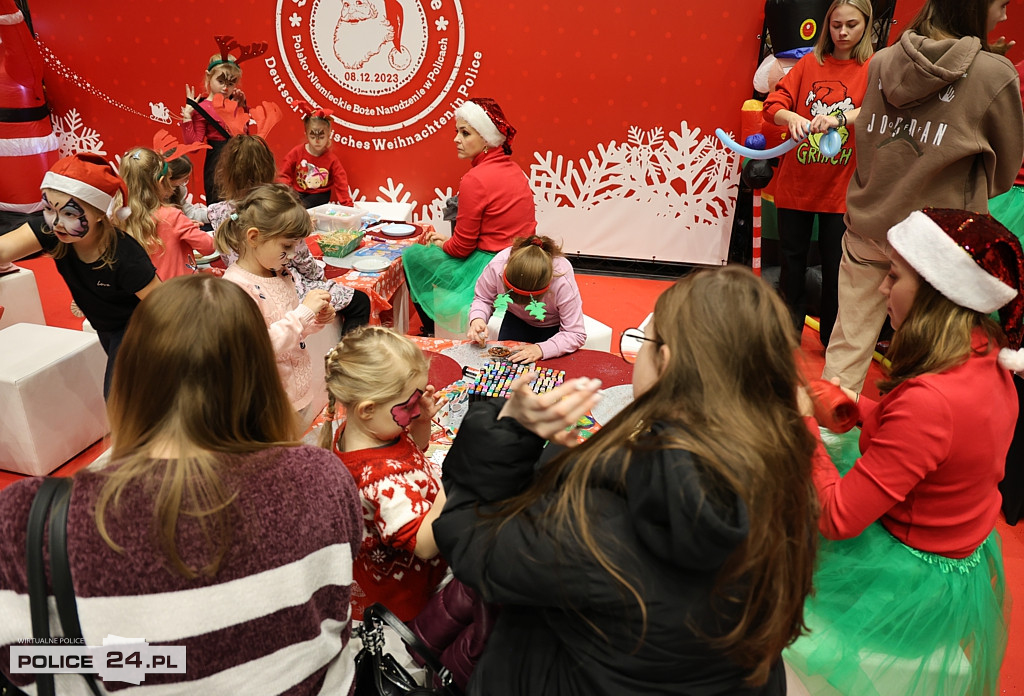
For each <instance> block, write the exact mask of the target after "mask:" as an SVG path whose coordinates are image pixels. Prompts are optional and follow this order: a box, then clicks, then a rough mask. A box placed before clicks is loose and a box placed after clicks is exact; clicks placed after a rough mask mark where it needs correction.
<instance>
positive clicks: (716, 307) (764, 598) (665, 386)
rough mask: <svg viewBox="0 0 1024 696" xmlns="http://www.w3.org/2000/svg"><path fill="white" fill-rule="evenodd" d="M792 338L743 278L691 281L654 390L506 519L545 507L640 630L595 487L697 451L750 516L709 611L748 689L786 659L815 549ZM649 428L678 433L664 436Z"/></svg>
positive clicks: (718, 641) (659, 330) (775, 310)
mask: <svg viewBox="0 0 1024 696" xmlns="http://www.w3.org/2000/svg"><path fill="white" fill-rule="evenodd" d="M790 327H791V321H790V319H789V314H788V311H787V310H786V307H785V305H784V304H783V303H782V301H781V300H780V299H779V297H778V296H777V294H776V293H775V292H774V291H773V290H772V289H771V288H770V287H769V286H768V285H767V284H766V283H764V282H763V281H761V280H760V279H758V278H756V277H754V275H753V274H752V273H751V272H750V271H749V270H748V269H743V268H740V267H735V266H730V267H725V268H721V269H715V270H706V271H699V272H696V273H693V274H691V275H689V276H687V277H685V278H683V279H682V280H680V281H679V282H677V283H676V284H675V285H673V286H672V287H670V288H669V289H668V290H666V291H665V292H664V293H662V295H661V296H660V297H659V298H658V301H657V304H656V305H655V309H654V319H653V321H652V323H651V328H650V329H649V332H648V333H649V336H650V337H652V338H653V337H656V338H657V341H658V343H659V344H660V345H664V346H667V347H668V351H669V358H668V360H667V362H665V363H664V364H663V365H661V367H662V372H661V376H660V377H659V378H658V380H657V381H656V382H655V383H654V384H653V385H652V386H651V387H650V388H649V389H648V390H647V391H646V392H644V393H643V394H641V395H640V396H639V397H637V398H636V400H635V401H633V403H632V404H630V405H629V406H627V407H626V408H625V409H623V410H622V412H620V413H619V415H618V416H616V417H615V418H614V419H612V420H611V421H610V422H609V423H608V424H607V426H606V427H604V428H602V429H601V430H600V431H599V432H598V433H597V434H596V435H595V436H594V437H592V438H590V439H589V440H588V441H587V442H586V443H584V444H583V445H581V446H580V447H578V448H576V449H573V450H569V451H567V452H565V453H563V454H562V455H561V456H559V457H557V458H556V459H555V460H554V461H553V462H552V463H551V464H549V465H548V466H547V467H545V468H544V469H543V470H542V472H541V473H540V474H539V476H538V477H537V479H536V481H535V482H534V483H533V484H532V485H531V486H530V488H529V489H527V490H526V491H525V492H524V493H522V494H521V495H519V496H517V497H516V498H513V499H512V500H511V501H509V503H508V506H507V508H506V509H505V511H504V512H505V514H507V515H519V514H524V513H525V512H526V511H527V509H528V508H530V507H531V506H532V505H534V504H535V503H536V502H537V501H539V500H540V499H541V498H544V497H550V498H551V499H552V500H553V503H552V505H551V506H550V507H549V508H548V509H547V512H546V513H545V514H546V515H547V516H548V517H549V518H550V520H551V522H552V524H553V527H554V529H555V530H556V531H555V533H556V534H569V535H572V536H573V537H574V538H575V539H576V540H578V542H579V543H580V545H581V546H582V547H583V548H585V549H586V550H587V551H588V552H589V553H591V554H592V555H593V556H594V557H595V558H596V559H597V561H598V562H599V563H600V565H601V566H602V567H603V568H604V569H605V570H606V571H607V572H608V573H609V574H611V575H612V577H614V578H615V580H616V581H617V582H618V583H619V584H620V585H621V586H622V587H623V588H624V591H625V592H626V593H627V594H628V595H631V596H632V598H633V599H634V600H635V601H636V602H637V603H638V604H639V607H640V610H641V613H642V616H643V621H644V625H645V626H646V621H647V609H646V605H645V603H644V598H643V595H642V591H641V589H640V578H637V577H631V576H630V573H629V572H628V571H627V570H625V569H623V568H620V567H618V566H616V565H615V564H614V562H613V561H612V560H611V559H610V557H609V556H608V554H606V553H605V551H604V550H603V549H602V546H601V544H600V543H598V540H597V538H596V536H595V530H594V529H593V528H592V523H591V521H590V520H589V518H588V509H587V499H588V495H589V488H590V487H591V486H592V485H593V483H594V481H595V480H597V478H598V477H599V476H600V477H605V476H607V472H608V471H609V469H612V470H613V471H614V472H617V473H618V476H617V477H616V476H615V475H614V473H613V474H612V478H613V479H616V480H617V481H618V482H619V485H620V486H621V485H623V484H622V482H623V481H625V476H626V472H627V470H628V469H629V467H630V465H631V463H632V460H633V457H634V456H635V455H636V454H637V453H638V452H639V451H640V449H641V448H643V449H648V448H650V447H652V446H653V447H657V448H660V449H678V450H686V451H688V452H690V453H691V454H692V455H693V457H694V460H695V462H696V466H697V467H698V470H699V471H700V473H701V475H702V479H703V482H704V486H705V488H704V493H705V495H706V496H707V498H708V499H709V500H711V501H715V502H721V501H726V500H730V499H732V497H733V496H738V497H739V499H740V500H742V501H743V504H744V505H745V506H746V508H747V515H748V517H749V520H750V530H749V534H748V536H747V539H746V540H745V541H744V542H743V543H742V544H741V545H740V546H739V547H738V548H737V549H736V550H735V551H734V552H733V554H732V555H731V556H730V557H729V559H728V560H727V561H726V563H725V564H724V565H723V567H722V568H721V569H720V570H719V573H718V576H717V577H716V581H715V591H714V594H713V607H714V609H715V610H716V611H718V612H719V613H721V614H722V615H723V616H728V617H733V619H734V620H735V626H734V627H733V628H732V629H731V630H729V631H728V632H726V633H725V634H724V635H718V636H706V639H707V640H708V641H709V644H710V645H711V646H712V647H713V648H715V649H718V650H721V651H722V652H724V653H725V654H726V655H728V656H729V657H730V658H732V659H733V660H734V661H735V662H736V663H737V664H739V665H740V666H742V667H744V668H746V669H748V670H749V671H750V672H749V676H748V677H747V681H748V683H750V684H763V683H765V681H766V680H767V678H768V675H769V671H770V670H771V668H772V666H773V665H774V664H775V662H776V661H777V660H778V657H779V653H780V652H781V650H782V649H783V648H784V647H785V646H786V645H788V644H789V643H790V642H792V641H793V640H794V639H795V638H796V637H797V636H798V635H799V634H800V632H801V631H802V630H803V628H804V624H803V603H804V598H805V597H806V596H807V594H808V593H809V592H810V590H811V577H812V573H813V566H814V557H815V550H816V539H817V533H816V530H817V518H818V508H817V502H816V500H817V499H816V495H815V492H814V487H813V484H812V481H811V455H812V453H813V451H814V447H815V442H814V438H813V436H812V435H811V433H810V432H809V431H808V430H807V426H806V425H805V424H804V421H803V419H802V418H801V416H800V412H799V409H798V406H797V396H796V395H797V388H798V387H799V385H800V384H801V382H802V379H801V377H800V374H799V372H798V370H797V366H796V361H795V358H794V353H795V351H796V348H797V346H796V341H795V338H794V337H793V335H792V330H791V328H790ZM651 334H653V335H651ZM659 355H660V353H659ZM655 422H661V423H664V424H667V425H668V426H670V427H669V428H668V429H666V430H664V431H663V432H662V434H660V435H656V434H655V433H654V432H652V431H651V430H650V429H651V425H652V424H653V423H655ZM638 433H643V434H644V437H642V438H638V437H637V435H638ZM641 440H642V443H643V444H638V443H639V442H640V441H641ZM602 472H603V473H602ZM737 617H738V618H737Z"/></svg>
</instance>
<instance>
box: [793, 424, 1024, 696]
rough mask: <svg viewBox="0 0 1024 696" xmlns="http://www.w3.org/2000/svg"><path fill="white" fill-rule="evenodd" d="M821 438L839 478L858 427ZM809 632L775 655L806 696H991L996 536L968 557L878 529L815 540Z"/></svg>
mask: <svg viewBox="0 0 1024 696" xmlns="http://www.w3.org/2000/svg"><path fill="white" fill-rule="evenodd" d="M828 435H830V436H831V437H830V438H829V440H831V442H829V440H826V446H827V447H828V449H829V454H830V455H832V461H834V462H836V464H837V466H838V467H839V469H840V471H842V472H845V471H847V470H849V468H850V467H851V466H853V463H854V461H855V460H856V458H857V457H858V456H859V451H858V450H857V446H856V445H857V438H858V437H859V435H860V431H859V430H854V431H851V432H850V433H847V434H845V435H841V436H834V435H831V433H828ZM814 590H815V593H814V595H812V596H811V597H809V598H808V600H807V603H806V605H805V607H804V618H805V621H806V622H807V626H808V628H809V630H810V634H809V635H805V636H802V637H801V638H800V639H798V640H797V641H796V642H795V643H794V644H793V645H792V646H790V647H789V648H787V649H786V651H785V652H784V653H783V655H784V657H785V659H786V662H787V663H788V664H789V666H790V667H791V668H793V670H794V672H795V673H796V674H797V676H799V677H800V679H801V680H802V681H803V683H804V685H805V686H806V687H807V688H808V690H809V691H810V692H811V693H812V694H816V695H817V694H845V695H848V696H896V695H899V696H910V695H913V696H953V695H958V694H965V695H966V694H971V695H979V696H980V695H982V694H993V695H994V694H996V693H997V685H998V680H999V668H1000V665H1001V664H1002V662H1003V655H1004V653H1005V651H1006V640H1007V623H1008V619H1009V614H1010V602H1009V595H1008V593H1007V592H1006V583H1005V578H1004V575H1003V555H1002V548H1001V544H1000V540H999V535H998V533H997V532H995V531H993V532H992V533H991V534H990V535H989V537H988V539H986V540H985V542H984V543H983V544H982V545H981V546H979V547H978V548H977V549H976V550H975V551H974V553H972V554H971V555H970V556H968V557H967V558H962V559H958V558H946V557H945V556H940V555H938V554H933V553H926V552H923V551H918V550H917V549H912V548H910V547H909V546H906V545H904V544H903V543H901V542H900V541H898V540H897V539H896V538H895V537H894V536H892V535H891V534H890V533H889V532H888V531H887V530H886V529H885V527H883V526H882V524H881V522H875V523H874V524H872V525H871V526H869V527H868V528H867V529H865V530H864V531H863V532H862V533H861V534H860V536H858V537H856V538H855V539H847V540H844V541H828V540H825V539H822V544H821V548H820V550H819V553H818V567H817V570H816V571H815V574H814Z"/></svg>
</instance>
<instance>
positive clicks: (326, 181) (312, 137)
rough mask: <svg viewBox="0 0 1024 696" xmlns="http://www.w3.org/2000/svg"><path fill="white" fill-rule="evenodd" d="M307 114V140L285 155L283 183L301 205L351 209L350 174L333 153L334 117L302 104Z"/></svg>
mask: <svg viewBox="0 0 1024 696" xmlns="http://www.w3.org/2000/svg"><path fill="white" fill-rule="evenodd" d="M299 108H300V109H302V111H303V113H304V115H303V117H302V125H303V128H304V130H305V131H306V140H305V142H303V143H302V144H300V145H296V146H295V147H294V148H292V149H291V151H290V152H289V153H288V154H287V155H286V156H285V158H284V162H283V163H282V165H281V180H282V181H283V182H284V183H286V184H288V185H289V186H291V187H292V189H293V190H294V191H295V192H296V193H297V194H299V198H300V199H301V200H302V205H303V206H305V207H306V208H315V207H316V206H318V205H323V204H324V203H340V204H341V205H347V206H350V207H351V206H352V195H351V194H350V193H349V190H348V174H347V173H346V172H345V167H343V166H342V165H341V160H340V159H338V156H337V155H336V154H334V152H332V151H331V115H332V113H333V112H332V111H330V110H329V109H314V108H313V107H312V106H310V105H309V104H307V103H306V102H299Z"/></svg>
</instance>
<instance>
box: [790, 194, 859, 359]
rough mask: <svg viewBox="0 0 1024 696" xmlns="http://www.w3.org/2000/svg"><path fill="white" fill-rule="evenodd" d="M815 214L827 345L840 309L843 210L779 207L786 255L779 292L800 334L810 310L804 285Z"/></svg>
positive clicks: (823, 338)
mask: <svg viewBox="0 0 1024 696" xmlns="http://www.w3.org/2000/svg"><path fill="white" fill-rule="evenodd" d="M815 215H817V216H818V251H819V253H820V255H821V312H820V314H821V342H822V344H823V345H826V346H827V345H828V340H829V338H830V337H831V336H832V327H833V326H835V323H836V313H837V312H838V311H839V262H840V260H842V258H843V234H844V233H845V232H846V224H845V223H844V222H843V214H842V213H810V212H807V211H805V210H790V209H788V208H779V209H778V220H779V250H780V252H781V256H782V269H781V270H782V272H781V275H780V276H779V291H780V292H781V293H782V297H783V298H784V299H785V300H786V305H787V306H788V307H789V312H790V314H791V315H792V317H793V326H794V327H795V328H796V331H797V333H798V334H799V333H800V332H801V331H802V330H803V325H804V315H805V314H806V313H807V300H806V297H805V291H804V287H805V283H806V280H805V278H806V275H807V255H808V253H809V252H810V250H811V234H812V232H813V229H814V216H815Z"/></svg>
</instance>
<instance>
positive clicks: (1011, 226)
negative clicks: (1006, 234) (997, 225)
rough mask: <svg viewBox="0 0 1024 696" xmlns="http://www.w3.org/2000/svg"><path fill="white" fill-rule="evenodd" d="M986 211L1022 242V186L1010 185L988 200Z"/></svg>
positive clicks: (1023, 230) (1023, 222) (1023, 190)
mask: <svg viewBox="0 0 1024 696" xmlns="http://www.w3.org/2000/svg"><path fill="white" fill-rule="evenodd" d="M988 212H989V214H990V215H991V216H992V217H994V218H995V219H996V220H998V221H999V222H1001V223H1003V227H1005V228H1006V229H1008V230H1010V231H1011V232H1013V234H1014V235H1015V236H1016V237H1017V239H1020V240H1022V242H1024V186H1011V187H1010V190H1009V191H1007V192H1006V193H1001V194H999V195H998V196H996V197H995V198H993V199H991V200H990V201H989V202H988Z"/></svg>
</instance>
